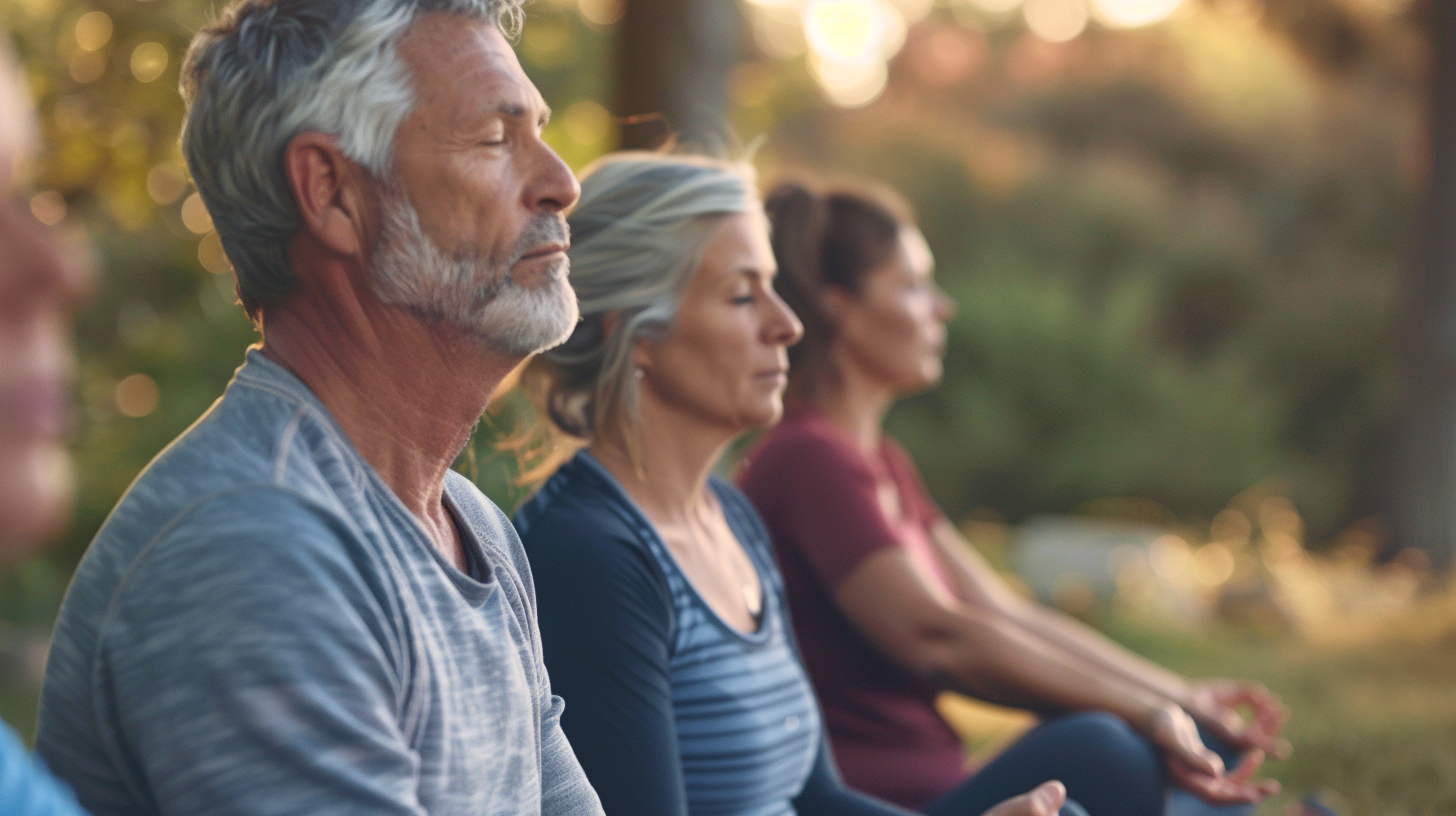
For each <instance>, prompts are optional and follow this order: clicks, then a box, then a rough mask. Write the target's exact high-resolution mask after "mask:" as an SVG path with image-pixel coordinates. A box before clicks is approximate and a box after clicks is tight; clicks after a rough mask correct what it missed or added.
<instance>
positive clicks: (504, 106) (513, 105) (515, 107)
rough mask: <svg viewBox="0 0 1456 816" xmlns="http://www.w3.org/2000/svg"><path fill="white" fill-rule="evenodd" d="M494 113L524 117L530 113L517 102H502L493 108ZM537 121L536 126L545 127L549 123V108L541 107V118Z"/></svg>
mask: <svg viewBox="0 0 1456 816" xmlns="http://www.w3.org/2000/svg"><path fill="white" fill-rule="evenodd" d="M495 112H496V113H499V114H500V115H502V116H525V115H526V114H527V113H530V110H529V109H528V108H527V107H526V106H525V105H522V104H520V103H519V102H502V103H501V104H499V105H496V106H495ZM539 119H540V121H539V122H538V124H541V125H545V124H546V123H547V122H549V121H551V108H550V106H547V105H543V106H542V108H541V116H540V117H539Z"/></svg>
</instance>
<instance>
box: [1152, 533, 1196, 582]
mask: <svg viewBox="0 0 1456 816" xmlns="http://www.w3.org/2000/svg"><path fill="white" fill-rule="evenodd" d="M1192 562H1193V554H1192V553H1191V552H1189V550H1188V542H1186V541H1184V540H1183V539H1181V538H1179V537H1178V536H1175V535H1172V534H1171V533H1170V534H1168V535H1165V536H1160V537H1159V538H1158V539H1157V540H1156V541H1154V542H1153V543H1152V546H1150V547H1148V565H1149V566H1151V567H1152V568H1153V572H1156V573H1157V574H1158V575H1159V576H1160V577H1163V578H1178V577H1179V576H1181V575H1183V574H1185V573H1186V572H1188V569H1189V567H1191V566H1192Z"/></svg>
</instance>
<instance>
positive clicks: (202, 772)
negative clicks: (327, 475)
mask: <svg viewBox="0 0 1456 816" xmlns="http://www.w3.org/2000/svg"><path fill="white" fill-rule="evenodd" d="M351 540H352V539H351V533H349V531H348V530H347V529H346V528H345V527H344V526H343V525H342V524H341V523H340V522H338V521H336V520H335V519H334V518H333V517H332V516H330V515H329V514H327V513H325V512H322V511H315V510H313V509H312V508H311V506H310V505H308V504H307V503H305V502H304V501H303V500H302V499H298V498H295V497H293V496H291V495H288V494H286V493H284V492H282V491H272V490H270V489H267V488H259V489H257V490H254V491H250V492H245V493H240V494H232V495H230V496H228V497H227V498H226V500H225V501H219V500H214V501H213V502H211V503H210V504H206V505H204V506H202V507H200V508H199V509H197V510H196V511H194V512H193V513H192V514H191V515H190V516H188V517H186V518H185V520H183V521H182V522H181V523H179V524H178V525H177V526H175V527H174V528H173V529H171V530H170V531H169V532H168V533H166V534H165V535H164V536H163V537H162V538H160V539H159V540H158V541H157V542H155V543H154V544H153V545H152V547H151V549H150V552H149V554H148V555H147V556H146V557H145V559H144V560H143V561H141V562H140V563H139V564H138V566H137V567H136V568H135V574H134V575H133V576H132V578H131V584H132V585H133V586H139V587H161V586H165V587H169V588H171V589H170V590H169V591H168V592H165V593H160V592H143V591H140V590H136V591H128V590H125V589H123V590H122V592H121V595H120V596H119V599H118V601H117V608H116V609H115V612H114V614H113V615H112V616H111V618H110V622H109V623H108V624H106V627H105V629H104V630H103V633H102V638H103V645H102V652H101V655H100V661H101V665H100V667H99V669H98V677H99V678H100V679H99V681H98V682H99V685H98V687H97V689H96V693H97V694H98V695H99V696H100V698H101V705H102V708H103V710H104V711H106V712H107V715H106V716H107V719H108V721H109V722H110V726H109V728H108V731H109V732H110V733H111V734H112V735H113V739H114V744H113V745H111V746H110V750H112V751H113V752H114V753H115V755H116V756H117V758H118V760H120V762H121V763H122V764H125V765H128V766H130V767H131V768H132V769H133V774H132V779H133V782H132V784H135V785H137V792H138V795H139V796H141V797H143V798H144V799H146V800H150V803H151V806H152V808H153V809H154V810H155V812H157V813H159V814H166V816H204V815H205V816H264V814H280V815H281V814H304V813H307V814H335V813H337V814H358V813H369V814H374V816H424V809H423V808H422V806H421V804H420V802H419V801H418V794H417V788H418V771H419V762H420V759H419V757H418V756H417V755H416V754H415V752H414V751H412V750H411V749H410V747H409V745H408V743H407V739H406V737H405V735H404V734H403V733H402V732H401V728H400V719H399V711H400V705H401V699H402V695H401V691H400V687H401V676H400V674H401V663H400V655H401V652H402V649H403V647H402V645H401V643H400V634H399V632H398V631H397V630H396V629H395V628H394V627H393V626H392V624H391V615H390V613H389V611H388V608H387V604H386V602H385V601H384V599H383V598H382V596H381V595H380V594H379V593H378V591H377V588H376V587H374V586H372V585H370V583H369V582H368V581H367V580H366V579H365V577H364V575H363V571H361V570H360V569H359V567H358V565H357V564H356V563H355V562H354V560H353V559H354V558H357V557H359V554H358V552H357V551H356V550H355V548H352V547H351V546H350V541H351Z"/></svg>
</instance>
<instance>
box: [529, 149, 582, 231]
mask: <svg viewBox="0 0 1456 816" xmlns="http://www.w3.org/2000/svg"><path fill="white" fill-rule="evenodd" d="M539 147H540V154H541V156H540V165H539V170H538V172H537V177H536V179H535V180H534V183H533V184H532V185H531V187H530V192H529V196H530V199H531V200H530V201H529V202H527V203H528V205H529V206H530V207H531V208H532V209H533V210H538V211H544V212H558V213H559V212H563V211H565V210H568V209H570V208H571V206H572V205H573V204H575V203H576V200H577V199H578V198H580V197H581V183H580V182H578V181H577V180H576V174H575V173H573V172H571V168H570V167H568V166H567V164H566V162H565V161H563V160H562V158H561V157H560V156H558V155H556V151H555V150H552V149H551V146H550V145H548V144H546V142H545V141H539Z"/></svg>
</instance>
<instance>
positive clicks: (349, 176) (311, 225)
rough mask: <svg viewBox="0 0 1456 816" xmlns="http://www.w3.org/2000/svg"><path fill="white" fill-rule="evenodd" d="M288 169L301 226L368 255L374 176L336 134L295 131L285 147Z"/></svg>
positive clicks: (329, 243)
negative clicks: (367, 206) (368, 174)
mask: <svg viewBox="0 0 1456 816" xmlns="http://www.w3.org/2000/svg"><path fill="white" fill-rule="evenodd" d="M283 171H284V173H285V174H286V175H287V177H288V186H289V188H290V189H291V190H292V192H293V200H294V202H295V203H296V204H297V205H298V215H299V219H300V221H301V222H302V224H301V225H300V228H301V230H302V231H303V232H306V233H308V234H310V235H312V236H313V237H314V239H315V240H317V241H318V242H319V243H321V244H323V245H324V246H325V247H327V248H328V249H329V250H331V251H333V252H335V253H338V254H340V255H346V256H354V257H357V256H360V255H362V254H363V253H364V247H365V246H366V245H367V243H366V241H365V238H364V230H365V222H366V218H365V215H366V214H365V202H366V201H367V200H368V199H367V197H366V185H367V184H368V181H367V179H366V177H365V174H364V173H363V172H362V170H361V169H360V168H359V166H358V165H357V164H355V163H354V162H353V161H352V160H350V159H349V158H348V157H347V156H345V155H344V154H343V152H341V151H340V150H339V148H338V145H337V144H336V143H335V141H334V138H333V137H332V136H328V135H326V134H323V133H316V132H313V131H306V132H304V133H300V134H298V135H297V136H294V137H293V138H292V139H290V140H289V141H288V146H287V147H286V148H284V152H283Z"/></svg>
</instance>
